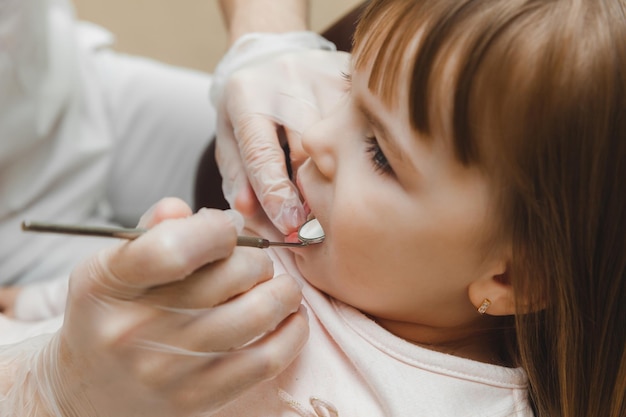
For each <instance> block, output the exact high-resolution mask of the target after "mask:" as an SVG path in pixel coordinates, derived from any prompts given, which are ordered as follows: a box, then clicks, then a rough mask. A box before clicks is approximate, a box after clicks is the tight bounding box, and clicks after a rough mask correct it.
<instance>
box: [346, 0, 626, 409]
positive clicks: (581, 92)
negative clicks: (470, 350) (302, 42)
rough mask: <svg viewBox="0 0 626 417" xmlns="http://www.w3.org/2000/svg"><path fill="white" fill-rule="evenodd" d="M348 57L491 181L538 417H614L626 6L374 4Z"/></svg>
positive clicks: (625, 358)
mask: <svg viewBox="0 0 626 417" xmlns="http://www.w3.org/2000/svg"><path fill="white" fill-rule="evenodd" d="M354 50H355V56H356V62H355V67H356V69H357V70H359V69H362V68H366V67H367V68H371V75H370V80H369V88H370V89H371V90H372V91H373V92H374V93H375V94H377V95H378V96H379V97H381V99H382V100H383V101H384V102H385V104H387V105H388V106H390V107H393V106H396V107H397V106H398V103H399V99H400V98H401V97H402V98H404V97H405V96H408V103H407V107H406V109H405V111H408V112H409V113H408V114H409V117H410V121H411V123H412V125H413V128H414V129H415V130H416V131H418V132H419V133H420V136H422V137H426V138H431V139H430V140H434V139H433V138H435V137H438V136H441V135H447V136H448V137H449V140H451V141H452V143H453V144H454V148H455V152H456V155H457V157H458V159H459V161H460V162H462V163H463V164H468V165H469V164H476V165H477V166H480V167H482V168H484V169H485V171H486V172H487V173H488V174H489V175H490V178H491V179H492V180H493V185H494V190H495V191H496V193H497V196H498V197H499V198H498V201H499V204H498V205H497V211H498V218H499V219H500V222H501V227H500V230H501V234H500V235H501V236H504V238H506V239H507V240H508V241H509V242H511V244H512V247H513V258H512V259H511V264H510V269H509V271H508V279H509V280H510V284H511V285H512V286H513V288H514V290H515V293H516V298H517V303H516V306H517V311H518V314H517V315H516V319H515V329H516V335H517V338H516V340H517V342H516V343H517V346H516V349H515V350H514V351H513V352H511V354H512V355H513V357H514V358H515V359H516V361H517V364H518V365H521V366H523V367H524V369H525V370H526V373H527V374H528V378H529V388H530V389H529V392H530V397H531V400H532V403H533V405H534V407H535V409H536V412H537V414H538V415H539V416H546V417H548V416H549V417H558V416H566V417H571V416H581V417H582V416H585V417H599V416H602V417H605V416H606V417H624V416H626V398H625V397H626V349H625V344H626V12H625V5H624V1H623V0H373V1H372V2H371V3H370V5H369V7H368V9H367V10H366V11H365V12H364V14H363V15H362V17H361V20H360V22H359V26H358V27H357V32H356V35H355V49H354ZM407 92H408V94H407Z"/></svg>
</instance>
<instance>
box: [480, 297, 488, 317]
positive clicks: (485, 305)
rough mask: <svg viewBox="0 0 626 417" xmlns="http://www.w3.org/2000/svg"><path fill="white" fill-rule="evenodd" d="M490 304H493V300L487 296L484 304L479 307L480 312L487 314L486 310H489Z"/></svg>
mask: <svg viewBox="0 0 626 417" xmlns="http://www.w3.org/2000/svg"><path fill="white" fill-rule="evenodd" d="M490 305H491V300H490V299H488V298H485V299H484V300H483V302H482V304H481V305H480V306H479V307H478V313H480V314H485V312H486V311H487V309H488V308H489V306H490Z"/></svg>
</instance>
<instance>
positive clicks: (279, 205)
mask: <svg viewBox="0 0 626 417" xmlns="http://www.w3.org/2000/svg"><path fill="white" fill-rule="evenodd" d="M235 134H237V135H239V137H241V138H242V139H240V141H239V146H240V150H241V154H242V158H243V163H244V165H245V167H246V172H247V176H248V178H249V181H250V184H251V186H252V188H253V189H254V191H255V194H256V196H257V199H258V201H259V202H260V203H261V206H262V207H263V208H264V209H265V212H266V213H267V216H268V218H269V219H270V220H271V221H272V223H274V224H275V225H276V226H277V227H278V229H279V230H280V231H281V232H282V233H283V234H288V233H290V232H292V231H294V230H296V229H297V228H298V227H299V226H300V225H301V224H302V223H303V222H304V221H305V220H306V218H305V214H304V208H303V206H302V203H301V202H300V198H299V195H298V191H297V189H296V187H295V185H294V184H293V182H291V179H290V178H289V176H288V175H287V167H286V161H285V155H284V151H283V149H282V147H281V146H280V143H278V140H271V141H270V140H268V139H267V138H265V139H264V135H273V136H274V137H276V136H277V133H276V125H275V124H274V123H273V122H272V121H271V120H268V119H266V118H265V117H264V116H258V115H255V116H250V117H249V119H248V120H247V122H246V123H242V125H240V127H239V129H238V130H236V131H235ZM244 137H245V138H246V139H243V138H244Z"/></svg>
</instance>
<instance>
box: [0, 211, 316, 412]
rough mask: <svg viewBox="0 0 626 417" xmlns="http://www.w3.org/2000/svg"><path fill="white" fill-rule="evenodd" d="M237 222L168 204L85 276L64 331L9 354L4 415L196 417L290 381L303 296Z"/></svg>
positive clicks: (89, 265) (73, 290)
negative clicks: (240, 240)
mask: <svg viewBox="0 0 626 417" xmlns="http://www.w3.org/2000/svg"><path fill="white" fill-rule="evenodd" d="M163 219H166V220H163ZM240 221H241V216H239V217H238V218H235V217H233V215H229V212H222V211H219V210H207V209H203V210H200V211H199V212H198V213H197V214H195V215H191V210H190V209H189V207H188V206H187V205H186V204H184V203H183V202H182V201H180V200H174V199H168V200H164V201H162V202H160V203H159V204H158V205H156V206H155V208H154V209H153V210H151V212H149V214H148V215H146V216H144V218H143V219H142V221H141V223H140V225H141V226H142V227H147V228H150V229H151V230H150V231H148V232H147V233H146V234H144V235H143V236H141V237H139V238H138V239H136V240H134V241H130V242H124V243H120V244H118V245H116V246H114V247H112V248H110V249H108V250H104V251H101V252H100V253H98V254H97V255H96V256H94V257H92V258H91V259H90V260H88V261H86V262H84V263H83V264H81V265H79V266H78V267H77V268H76V269H75V271H74V272H73V274H72V276H71V278H70V285H69V287H70V289H69V296H68V303H67V309H66V313H65V322H64V324H63V327H62V328H61V330H60V331H59V332H57V333H55V334H54V335H53V336H52V337H50V336H44V337H40V338H37V339H29V340H28V341H26V342H23V343H20V344H17V345H14V346H13V347H8V348H7V347H5V348H4V349H3V350H2V351H0V373H1V374H0V416H2V417H4V416H20V417H29V416H46V417H50V416H54V417H95V416H98V417H104V416H107V417H113V416H115V417H119V416H125V417H133V416H148V415H149V416H151V417H172V416H177V417H185V416H196V415H199V414H200V413H211V412H214V411H215V410H217V409H218V408H220V407H221V406H223V405H224V404H226V403H227V402H229V401H231V400H232V399H234V398H235V397H236V396H237V395H238V394H240V393H241V392H243V391H245V390H246V389H247V388H249V387H251V386H252V385H254V384H255V383H256V382H259V381H261V380H264V379H267V378H271V377H274V376H275V375H276V374H278V373H279V372H280V371H282V370H283V369H284V368H285V367H286V366H287V365H288V364H289V363H290V362H291V361H292V360H293V359H294V357H295V356H296V355H297V354H298V352H299V351H300V349H301V347H302V346H303V344H304V341H305V339H306V336H307V332H308V327H307V323H306V313H305V312H304V311H303V309H302V308H301V307H300V301H301V294H300V287H299V285H298V284H297V283H296V282H295V281H294V280H293V279H292V278H291V277H289V276H286V275H285V276H278V277H275V278H274V279H271V278H272V275H273V268H272V264H271V261H270V260H269V258H268V257H267V255H266V253H265V252H264V251H263V250H261V249H255V248H240V247H235V242H236V235H237V230H236V226H235V223H237V222H240ZM157 223H158V224H157ZM153 226H154V227H153Z"/></svg>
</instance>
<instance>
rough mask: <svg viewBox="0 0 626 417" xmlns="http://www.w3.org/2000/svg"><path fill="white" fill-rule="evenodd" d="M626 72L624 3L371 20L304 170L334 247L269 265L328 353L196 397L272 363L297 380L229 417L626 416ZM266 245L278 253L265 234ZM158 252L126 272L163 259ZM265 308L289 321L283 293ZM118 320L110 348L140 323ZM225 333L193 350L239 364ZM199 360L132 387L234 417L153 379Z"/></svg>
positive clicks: (505, 4)
mask: <svg viewBox="0 0 626 417" xmlns="http://www.w3.org/2000/svg"><path fill="white" fill-rule="evenodd" d="M625 71H626V13H625V11H624V6H623V4H622V3H619V2H616V1H615V0H552V1H537V0H419V1H416V0H373V1H372V2H371V4H370V5H369V7H368V9H367V10H366V11H365V13H364V14H363V16H362V19H361V21H360V23H359V27H358V31H357V33H356V36H355V49H354V56H353V59H352V61H351V66H350V68H349V69H347V73H348V74H349V77H347V78H348V86H347V92H346V94H345V97H344V98H343V100H342V101H341V102H340V103H339V105H338V107H337V108H336V109H335V111H334V112H333V113H332V114H331V115H330V116H329V117H327V118H326V119H325V120H323V121H322V122H320V123H319V124H317V125H315V126H314V127H312V128H311V129H310V130H309V131H308V132H307V133H306V134H305V135H304V136H303V144H302V145H303V148H304V150H305V151H306V152H307V153H308V155H309V157H310V158H309V159H308V160H307V161H306V162H304V164H303V165H301V166H300V167H296V168H297V172H296V178H297V183H298V188H299V189H300V191H301V194H302V197H303V199H304V200H305V202H306V206H307V207H309V208H310V212H311V215H312V216H315V217H317V219H318V220H319V222H320V223H321V225H322V226H323V228H324V230H325V232H326V239H325V241H324V243H323V244H320V245H312V246H309V247H304V248H298V249H293V250H292V251H291V252H290V251H288V250H285V249H278V250H275V251H270V254H271V255H272V257H273V258H274V274H275V276H276V277H277V278H275V279H274V280H271V281H269V282H272V283H275V282H284V277H285V275H283V274H282V273H283V272H288V273H289V274H291V275H295V276H296V277H298V278H299V279H300V282H301V284H302V286H303V288H302V292H303V295H304V304H305V306H306V307H307V309H308V311H309V327H310V338H309V341H308V343H307V344H306V345H305V346H304V348H303V350H302V352H301V353H300V355H299V356H298V357H297V358H296V359H295V361H294V362H291V364H290V365H289V367H287V368H286V369H285V370H284V371H283V372H279V371H278V370H280V369H282V365H283V364H282V363H281V362H280V361H278V360H276V361H274V362H272V361H269V362H268V363H265V362H264V361H265V358H268V357H270V358H276V356H274V355H272V353H273V352H272V351H271V350H270V351H269V352H268V351H267V350H263V351H258V350H255V347H256V346H258V341H257V342H255V343H251V344H244V346H243V347H241V346H232V349H231V346H226V348H223V349H222V350H224V351H226V353H225V352H223V351H214V350H211V349H209V348H206V350H207V351H209V353H208V354H207V355H206V356H207V357H208V358H209V359H207V360H208V362H207V363H206V364H205V366H203V367H202V371H201V372H193V375H196V376H197V375H198V374H202V373H203V372H208V370H209V369H210V368H211V366H215V367H218V368H219V367H220V365H224V364H225V363H228V359H229V358H230V359H233V358H234V359H235V360H237V359H241V358H242V357H244V356H245V355H248V356H250V355H253V356H254V355H256V354H258V355H260V356H254V357H255V358H257V359H259V363H261V364H262V365H263V367H264V368H265V369H258V368H255V369H256V371H257V372H258V373H259V374H260V375H273V374H275V373H278V376H277V377H275V378H272V379H270V380H267V381H265V382H262V383H260V384H257V385H255V386H254V387H253V388H251V389H250V390H249V391H247V392H246V393H244V394H243V395H241V396H239V397H238V398H236V399H235V400H234V401H232V402H230V403H228V404H227V405H225V406H224V407H223V408H221V409H220V410H219V411H218V412H217V413H216V414H211V415H217V416H294V415H298V416H313V417H315V416H317V417H322V416H341V417H349V416H359V417H363V416H367V417H370V416H372V417H375V416H390V417H401V416H454V417H458V416H490V417H493V416H532V415H533V414H535V415H537V416H541V417H543V416H547V417H555V416H566V417H571V416H576V417H578V416H583V417H598V416H603V417H604V416H610V417H622V416H624V415H626V398H625V393H626V351H625V348H624V344H625V339H626V334H625V332H624V323H625V322H626V303H624V298H625V296H626V288H625V281H626V280H625V279H624V274H625V271H626V238H625V236H624V230H626V224H625V223H626V199H625V198H624V195H625V191H626V190H624V185H623V178H625V177H626V172H625V171H626V140H624V139H625V136H626V91H625V90H626V73H625ZM248 227H249V228H250V230H251V231H252V232H255V233H258V234H259V235H261V236H264V237H268V238H273V239H278V238H279V236H277V235H278V233H277V232H276V230H272V229H271V228H270V227H268V226H267V225H266V224H263V223H262V222H260V221H259V220H258V219H251V220H250V221H249V224H248ZM161 230H163V229H161ZM157 233H158V232H157ZM206 233H207V230H198V235H204V234H206ZM147 235H148V236H146V238H149V235H150V233H148V234H147ZM231 237H232V238H233V240H234V235H233V236H231ZM166 241H167V243H168V245H166V248H167V249H168V250H169V249H170V246H171V245H172V240H171V239H166ZM185 242H187V246H185V247H186V248H188V250H189V251H190V252H191V253H192V254H193V255H194V256H195V255H197V257H200V254H197V253H196V252H194V250H193V249H194V248H195V247H196V245H194V244H193V242H192V241H189V239H185ZM146 245H147V243H146V241H145V240H144V241H143V242H142V241H141V238H140V239H139V240H138V242H137V243H135V244H130V245H129V246H128V249H127V251H129V252H132V253H134V254H136V255H137V254H139V255H141V258H142V259H151V257H150V256H148V255H153V256H152V257H154V253H148V254H145V253H144V254H142V253H141V250H142V248H144V251H146V249H145V248H146V247H147V246H146ZM174 246H175V245H174ZM174 249H177V248H176V247H173V248H172V250H174ZM241 250H242V249H241V248H240V249H238V252H236V254H238V255H239V256H240V255H242V254H245V252H241ZM243 250H245V249H243ZM248 250H249V248H248ZM136 251H139V252H136ZM121 252H123V251H121ZM156 253H157V254H159V253H162V252H158V251H157V252H156ZM168 253H169V252H168ZM176 253H178V254H180V249H179V248H178V251H176ZM254 254H258V252H254ZM144 255H145V256H146V257H144ZM173 257H174V258H176V257H175V256H173ZM239 259H242V258H241V257H240V258H239ZM243 261H245V258H243ZM131 265H134V264H131ZM230 265H231V266H232V259H231V264H230ZM240 268H242V267H241V266H240ZM202 269H203V268H201V269H199V270H198V271H200V272H201V271H202ZM235 269H236V268H235ZM139 270H140V271H144V268H139ZM145 270H146V271H148V272H150V271H152V272H153V273H157V275H160V274H165V272H161V271H159V270H155V268H154V266H153V265H152V264H151V263H147V265H146V268H145ZM148 272H146V273H145V274H146V275H151V274H149V273H148ZM196 278H197V277H196ZM177 279H178V280H180V277H179V276H177ZM201 282H204V281H201ZM219 282H221V281H218V283H219ZM193 283H194V280H193V276H192V277H191V279H190V285H191V288H194V289H196V287H194V286H193ZM204 283H205V284H206V285H207V286H209V287H210V285H211V283H212V280H210V279H207V280H206V282H204ZM133 288H134V287H133ZM158 289H159V288H158V287H157V288H156V290H157V291H158ZM203 290H204V291H207V290H206V289H205V288H197V291H196V293H199V294H201V295H204V294H210V292H208V293H207V292H203ZM157 294H158V292H157ZM264 294H266V297H262V299H263V300H264V301H267V299H268V298H270V299H271V301H272V304H274V305H280V304H281V298H282V296H283V291H274V292H269V294H272V295H268V294H267V293H264ZM167 295H168V298H167V300H165V301H163V302H164V303H165V304H166V305H167V302H166V301H172V302H175V301H176V298H175V297H172V296H171V293H167ZM183 295H184V294H183ZM194 295H197V294H195V293H194ZM244 297H245V295H244V296H242V298H243V299H245V300H247V301H249V302H250V303H252V304H253V305H254V299H250V298H244ZM181 298H183V299H184V298H185V297H184V296H181ZM192 298H193V297H192ZM201 298H205V297H201ZM206 298H211V297H210V296H206ZM233 298H235V299H236V297H233ZM242 298H239V300H241V299H242ZM140 301H141V300H140ZM147 301H149V299H148V300H147ZM245 304H246V305H248V304H249V303H245ZM79 306H80V304H79ZM220 307H221V305H218V306H216V307H215V308H213V307H211V308H209V309H208V312H207V315H206V316H203V315H200V316H199V321H201V322H204V321H206V322H210V321H211V313H215V315H217V316H220V314H219V313H217V312H218V311H219V309H220ZM146 310H147V309H146ZM146 310H141V312H142V314H144V313H145V314H146V315H147V314H148V313H147V312H146ZM170 310H171V309H165V310H164V311H167V312H168V313H171V311H170ZM179 310H180V309H179ZM179 310H177V309H174V312H176V311H179ZM68 311H70V313H71V308H70V309H69V310H68ZM98 311H101V310H98ZM104 311H107V310H104ZM222 311H223V309H222ZM229 311H233V310H232V309H230V310H229ZM268 311H270V310H260V309H259V310H257V314H258V315H259V316H261V317H266V316H267V315H268ZM182 313H185V311H182ZM77 314H80V312H77V311H74V316H75V315H77ZM232 314H235V313H232ZM69 316H70V319H71V318H72V317H71V316H72V314H70V315H69ZM103 316H107V315H106V314H105V315H103ZM117 317H118V320H117V321H114V323H112V324H111V325H110V326H105V329H107V330H111V331H113V330H114V329H115V328H116V326H117V327H119V326H121V327H122V328H123V329H124V328H128V327H129V326H130V325H129V324H127V323H126V322H127V321H129V320H131V321H132V320H133V316H132V315H129V314H127V315H124V316H123V317H124V320H123V322H124V323H122V320H119V317H120V316H119V315H118V316H117ZM141 317H143V316H142V315H140V318H141ZM182 317H183V318H186V316H185V315H184V314H183V316H182ZM220 317H223V316H220ZM241 317H245V318H246V319H247V320H249V321H251V322H253V321H254V320H256V319H257V317H248V316H246V315H245V314H244V313H243V312H241V311H240V310H238V311H237V316H236V317H235V319H236V320H231V321H224V322H222V326H221V327H222V330H225V331H226V333H230V332H232V333H236V332H237V331H238V330H240V329H239V327H242V326H240V325H241ZM299 317H301V318H302V316H299ZM135 319H136V318H135ZM167 320H168V321H169V320H172V319H171V318H168V319H167ZM70 322H71V320H70ZM183 323H184V325H181V328H182V329H183V330H185V329H187V330H188V329H189V327H185V326H190V324H192V325H194V326H192V327H191V329H198V327H196V326H198V323H197V322H185V321H184V322H183ZM224 323H226V325H224ZM131 324H132V322H131ZM238 324H239V326H238ZM133 327H137V328H138V329H139V333H140V335H141V326H139V325H137V326H133ZM243 327H246V326H243ZM85 329H98V326H95V325H94V326H85ZM202 329H204V328H202ZM279 329H280V327H279ZM83 330H84V329H83ZM215 330H216V329H207V330H206V331H205V332H197V331H196V332H193V334H199V335H200V336H202V337H201V339H202V340H201V341H198V343H199V345H200V346H206V344H207V343H208V344H211V342H216V341H217V342H218V343H217V345H220V344H221V343H222V340H221V339H220V338H219V334H220V333H217V332H216V331H215ZM217 330H219V329H217ZM99 332H100V333H102V331H101V330H100V331H99ZM188 332H189V330H188ZM96 333H98V330H96ZM104 333H105V334H107V335H108V333H110V332H108V331H107V332H104ZM113 333H115V332H113ZM123 335H124V339H125V340H126V339H130V336H128V335H127V334H126V333H123ZM166 336H170V335H166ZM170 337H172V336H170ZM271 337H272V335H270V336H269V338H271ZM110 338H111V336H109V337H108V338H107V339H106V340H110ZM78 339H79V338H76V343H78V342H79V340H78ZM81 340H86V341H87V342H89V338H82V339H81ZM166 340H167V341H170V342H171V340H169V339H166ZM260 340H261V342H262V341H263V340H265V341H267V338H265V339H260ZM133 341H134V340H132V339H130V340H129V343H132V342H133ZM175 341H176V342H180V341H178V340H175ZM148 342H158V341H152V340H148ZM224 343H225V342H224ZM148 345H149V346H152V347H153V348H154V346H156V345H157V344H156V343H152V344H148ZM162 345H163V344H162V343H161V344H158V346H162ZM124 347H126V346H124ZM183 347H184V346H180V347H179V346H176V348H178V349H177V350H175V353H176V354H177V355H172V356H168V357H165V358H162V357H155V356H150V355H149V353H152V354H154V352H153V351H147V352H148V358H155V360H154V361H150V360H148V361H147V362H145V361H140V357H139V356H137V357H133V359H134V361H135V362H131V364H132V366H129V367H130V368H140V369H139V370H138V371H137V372H140V373H141V372H146V373H147V375H149V376H151V378H149V379H148V380H147V383H148V385H149V388H151V389H152V390H155V389H159V387H160V384H163V380H165V381H166V382H168V384H166V387H165V388H167V389H169V388H170V387H172V386H175V387H178V386H183V387H190V388H189V390H186V391H185V392H184V393H182V394H181V395H180V396H177V398H178V401H179V402H182V403H183V404H185V403H187V402H190V403H193V402H194V400H197V398H199V397H208V398H217V399H218V400H222V401H226V400H224V398H230V397H227V395H226V394H227V393H228V392H229V389H230V388H232V385H229V384H228V381H225V380H226V379H228V378H213V380H217V381H218V382H219V383H220V387H219V388H221V389H223V391H221V392H220V391H219V389H218V394H220V393H221V394H222V395H221V396H216V395H217V394H215V392H212V393H211V392H208V390H206V389H205V390H203V386H201V385H190V384H191V383H190V379H189V378H180V379H177V380H176V382H175V383H171V382H170V380H169V379H167V377H168V376H170V373H168V372H160V373H157V372H156V371H154V369H160V368H159V365H163V363H165V364H167V363H175V362H174V361H173V360H171V359H172V357H173V358H174V359H180V358H181V357H182V356H184V355H182V354H183V353H184V350H183ZM216 349H217V348H216ZM198 350H199V351H200V352H196V351H194V352H193V353H194V355H191V356H194V357H195V356H197V357H198V358H201V357H203V356H204V355H202V352H201V351H202V349H198ZM213 355H214V356H213ZM225 355H231V356H225ZM143 356H144V355H142V357H143ZM210 358H215V359H214V360H213V361H211V360H210ZM141 364H143V365H146V366H145V367H144V368H147V369H143V368H142V367H141V366H140V365H141ZM183 364H184V363H183ZM188 366H189V364H187V365H185V366H178V367H177V369H181V370H182V369H185V368H186V367H188ZM87 369H88V368H87ZM161 374H163V375H164V378H163V379H161V378H160V375H161ZM228 375H230V373H229V374H228ZM253 376H254V375H253ZM89 378H91V375H90V376H89ZM252 379H254V378H252ZM108 380H113V381H115V385H116V386H117V385H119V384H120V381H119V380H117V379H108ZM108 380H107V381H108ZM191 381H192V382H193V381H194V380H193V379H192V380H191ZM123 382H124V381H122V383H123ZM231 382H232V381H231ZM84 385H85V387H87V388H88V387H89V382H88V381H86V382H85V384H84ZM92 390H93V388H92ZM149 392H151V391H149ZM107 394H108V393H107V392H104V395H103V396H102V401H110V398H111V397H112V396H111V395H107ZM76 397H77V398H78V399H80V396H76ZM127 397H129V395H127ZM133 398H134V397H132V396H130V399H131V400H132V399H133ZM167 398H169V397H167ZM117 400H118V399H117V398H116V401H117ZM218 402H219V401H218ZM220 404H221V403H220ZM140 412H142V410H138V411H137V413H140ZM93 414H94V415H96V414H97V413H96V412H94V413H93Z"/></svg>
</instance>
